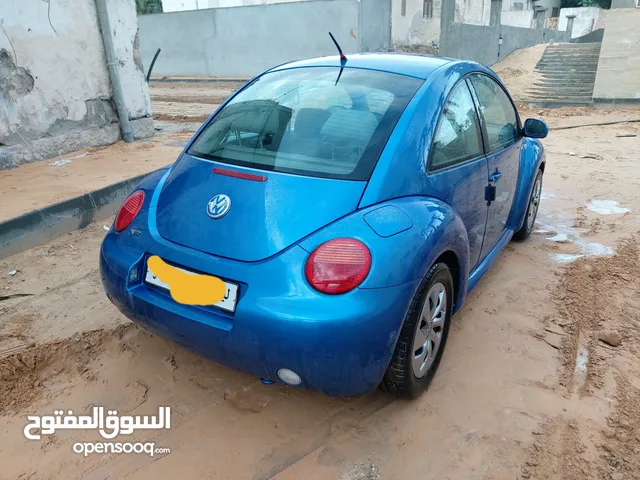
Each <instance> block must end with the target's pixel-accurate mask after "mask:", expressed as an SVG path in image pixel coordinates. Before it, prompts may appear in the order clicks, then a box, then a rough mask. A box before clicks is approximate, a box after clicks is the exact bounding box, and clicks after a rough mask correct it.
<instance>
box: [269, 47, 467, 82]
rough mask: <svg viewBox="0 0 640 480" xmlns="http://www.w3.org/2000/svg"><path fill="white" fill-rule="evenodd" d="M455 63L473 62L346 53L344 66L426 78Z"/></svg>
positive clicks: (328, 61) (303, 63)
mask: <svg viewBox="0 0 640 480" xmlns="http://www.w3.org/2000/svg"><path fill="white" fill-rule="evenodd" d="M452 62H456V63H469V64H471V63H473V62H461V61H460V60H455V59H452V58H446V57H435V56H432V55H422V54H410V53H358V54H349V55H347V62H346V63H345V65H344V66H345V68H361V69H365V70H378V71H381V72H389V73H397V74H400V75H407V76H410V77H416V78H421V79H423V80H424V79H426V78H427V77H428V76H429V75H431V73H433V72H434V71H435V70H437V69H438V68H440V67H441V66H443V65H447V64H450V63H452ZM339 66H340V57H339V56H338V55H332V56H328V57H318V58H310V59H307V60H298V61H293V62H288V63H285V64H282V65H279V66H277V67H274V68H272V69H271V70H269V71H270V72H274V71H278V70H288V69H292V68H303V67H339Z"/></svg>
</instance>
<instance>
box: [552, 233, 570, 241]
mask: <svg viewBox="0 0 640 480" xmlns="http://www.w3.org/2000/svg"><path fill="white" fill-rule="evenodd" d="M547 240H550V241H552V242H560V243H563V242H566V241H567V240H569V236H568V235H567V234H566V233H557V234H555V235H554V236H553V237H547Z"/></svg>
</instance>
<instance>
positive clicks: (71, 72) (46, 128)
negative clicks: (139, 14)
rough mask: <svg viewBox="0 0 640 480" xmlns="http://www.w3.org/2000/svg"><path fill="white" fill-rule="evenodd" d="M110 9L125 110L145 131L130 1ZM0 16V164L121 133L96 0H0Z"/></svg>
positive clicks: (114, 2) (116, 0)
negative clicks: (45, 0) (2, 0)
mask: <svg viewBox="0 0 640 480" xmlns="http://www.w3.org/2000/svg"><path fill="white" fill-rule="evenodd" d="M49 7H50V8H49ZM109 10H110V12H109V13H110V17H111V25H112V29H113V31H114V32H113V39H114V43H115V46H116V50H117V52H118V58H119V60H120V61H121V64H122V70H121V76H122V81H123V84H124V86H125V96H126V99H127V106H128V107H129V116H130V118H132V119H138V118H139V119H141V120H140V122H141V123H142V124H143V126H145V127H146V128H142V129H141V128H138V129H137V130H138V131H142V132H144V133H147V134H151V133H153V125H152V124H151V125H150V128H149V124H150V123H151V122H152V120H151V118H150V117H149V116H150V115H151V106H150V102H149V93H148V90H147V85H146V82H145V81H144V74H143V72H142V71H141V70H140V62H136V47H137V45H136V43H137V42H136V32H137V20H136V14H135V1H134V0H110V1H109ZM0 22H2V26H3V29H4V31H5V32H6V35H5V33H4V32H2V31H0V169H2V168H10V167H14V166H17V165H19V164H21V163H25V162H29V161H33V160H44V159H47V158H52V157H58V156H59V155H64V154H66V153H68V152H71V151H74V150H80V149H82V148H86V147H90V146H100V145H105V144H109V143H113V142H115V141H117V140H118V139H119V138H120V133H119V128H118V123H117V122H118V117H117V114H116V110H115V105H114V102H113V100H112V90H111V83H110V79H109V75H108V71H107V65H106V57H105V54H104V47H103V43H102V36H101V33H100V29H99V27H98V17H97V12H96V6H95V1H94V0H56V1H55V2H52V3H51V4H48V3H46V2H43V1H42V0H21V1H20V2H3V6H2V9H1V10H0Z"/></svg>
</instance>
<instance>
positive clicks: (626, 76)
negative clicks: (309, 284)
mask: <svg viewBox="0 0 640 480" xmlns="http://www.w3.org/2000/svg"><path fill="white" fill-rule="evenodd" d="M593 98H594V100H595V101H598V100H604V101H619V102H624V101H634V102H640V9H638V8H629V9H614V10H610V11H609V14H608V15H607V28H605V31H604V38H603V40H602V49H601V51H600V61H599V62H598V71H597V73H596V83H595V87H594V90H593Z"/></svg>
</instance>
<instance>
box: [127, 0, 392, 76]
mask: <svg viewBox="0 0 640 480" xmlns="http://www.w3.org/2000/svg"><path fill="white" fill-rule="evenodd" d="M385 4H386V5H388V7H385ZM365 9H368V10H369V11H368V12H366V11H365ZM361 10H362V12H361ZM390 10H391V0H361V1H358V0H315V1H309V2H294V3H281V4H273V5H259V6H249V7H235V8H216V9H209V10H198V11H192V12H175V13H156V14H151V15H140V16H139V17H138V21H139V23H140V53H141V55H142V62H143V64H144V65H145V68H148V67H149V64H150V63H151V59H152V58H153V55H154V54H155V52H156V50H157V49H158V48H162V53H161V54H160V56H159V57H158V60H157V61H156V64H155V66H154V68H153V74H154V75H195V76H216V77H250V76H253V75H255V74H257V73H260V72H261V71H263V70H265V69H267V68H269V67H272V66H274V65H277V64H280V63H283V62H287V61H290V60H296V59H301V58H309V57H315V56H321V55H335V54H336V49H335V46H334V45H333V42H332V41H331V39H330V38H329V35H328V33H327V32H332V33H333V35H334V36H335V37H336V39H337V40H338V42H339V43H340V45H341V46H342V49H343V50H344V51H345V53H350V52H351V53H353V52H358V51H360V50H362V51H369V50H376V49H385V48H389V47H390V43H391V19H390V16H391V13H390Z"/></svg>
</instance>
